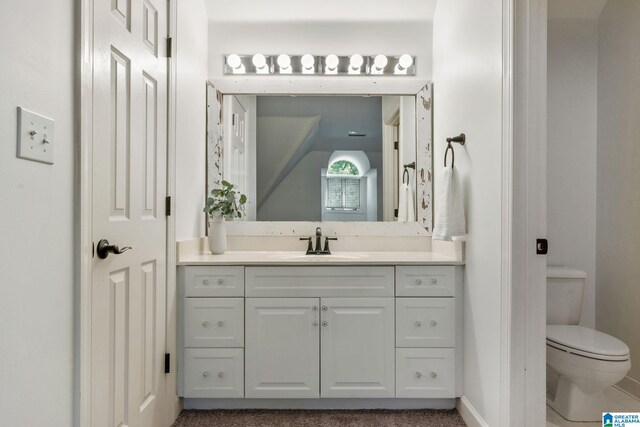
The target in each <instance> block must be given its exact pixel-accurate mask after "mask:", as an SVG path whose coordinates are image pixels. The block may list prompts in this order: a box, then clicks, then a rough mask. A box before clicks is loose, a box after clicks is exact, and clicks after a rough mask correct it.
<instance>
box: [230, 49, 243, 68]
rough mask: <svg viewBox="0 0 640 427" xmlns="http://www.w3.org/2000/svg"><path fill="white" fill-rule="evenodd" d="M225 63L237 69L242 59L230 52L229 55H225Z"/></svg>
mask: <svg viewBox="0 0 640 427" xmlns="http://www.w3.org/2000/svg"><path fill="white" fill-rule="evenodd" d="M227 65H228V66H229V67H231V68H233V69H234V70H237V69H238V68H240V66H241V65H242V59H240V56H238V55H236V54H235V53H232V54H231V55H229V56H227Z"/></svg>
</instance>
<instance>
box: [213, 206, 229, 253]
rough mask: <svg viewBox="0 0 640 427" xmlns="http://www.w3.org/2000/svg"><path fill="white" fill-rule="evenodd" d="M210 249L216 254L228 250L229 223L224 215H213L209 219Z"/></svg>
mask: <svg viewBox="0 0 640 427" xmlns="http://www.w3.org/2000/svg"><path fill="white" fill-rule="evenodd" d="M209 249H210V250H211V253H212V254H214V255H221V254H223V253H225V251H226V250H227V225H226V223H225V220H224V217H223V216H218V215H216V216H212V217H211V219H210V220H209Z"/></svg>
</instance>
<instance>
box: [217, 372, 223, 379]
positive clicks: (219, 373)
mask: <svg viewBox="0 0 640 427" xmlns="http://www.w3.org/2000/svg"><path fill="white" fill-rule="evenodd" d="M218 378H220V379H222V378H224V372H223V371H220V372H218Z"/></svg>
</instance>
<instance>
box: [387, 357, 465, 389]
mask: <svg viewBox="0 0 640 427" xmlns="http://www.w3.org/2000/svg"><path fill="white" fill-rule="evenodd" d="M396 397H418V398H451V397H456V396H455V351H454V349H452V348H399V349H396Z"/></svg>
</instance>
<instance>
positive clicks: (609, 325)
mask: <svg viewBox="0 0 640 427" xmlns="http://www.w3.org/2000/svg"><path fill="white" fill-rule="evenodd" d="M598 53H599V57H598V210H597V266H596V268H597V271H596V272H597V275H598V277H597V288H596V301H597V305H596V327H597V328H598V329H599V330H602V331H603V332H606V333H609V334H611V335H614V336H616V337H618V338H620V339H621V340H623V341H624V342H626V343H627V345H628V346H629V348H630V349H631V364H632V367H631V371H630V372H629V375H628V377H627V378H626V379H625V380H623V382H622V386H623V387H624V388H625V389H626V390H628V391H629V392H631V393H632V394H634V395H635V396H638V397H640V334H638V324H640V310H639V309H638V303H639V302H640V279H639V278H640V263H639V262H638V257H639V255H640V220H639V212H640V2H638V1H636V0H611V1H609V2H608V3H607V5H606V6H605V8H604V10H603V12H602V14H601V16H600V20H599V36H598Z"/></svg>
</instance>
